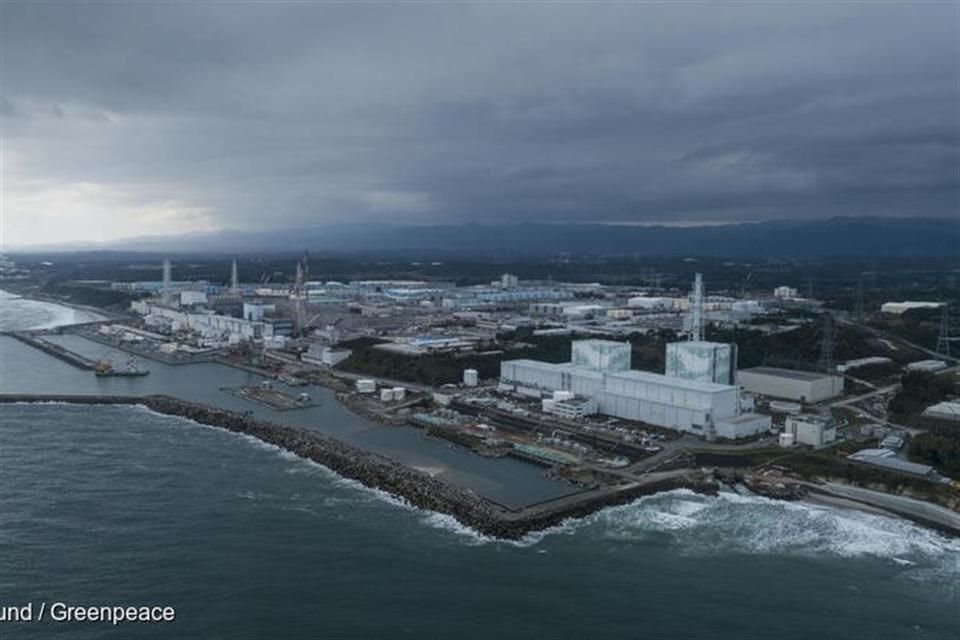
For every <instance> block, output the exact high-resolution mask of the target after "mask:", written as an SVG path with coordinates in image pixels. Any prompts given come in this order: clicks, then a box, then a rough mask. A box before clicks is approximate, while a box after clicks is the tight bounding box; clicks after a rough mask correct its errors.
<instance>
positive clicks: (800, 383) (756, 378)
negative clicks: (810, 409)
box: [737, 367, 843, 403]
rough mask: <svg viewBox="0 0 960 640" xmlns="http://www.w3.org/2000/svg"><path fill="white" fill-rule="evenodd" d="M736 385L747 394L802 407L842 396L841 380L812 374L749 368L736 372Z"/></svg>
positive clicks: (822, 374)
mask: <svg viewBox="0 0 960 640" xmlns="http://www.w3.org/2000/svg"><path fill="white" fill-rule="evenodd" d="M737 381H738V382H739V384H740V386H742V387H743V388H744V389H745V390H746V391H749V392H751V393H757V394H760V395H764V396H770V397H772V398H784V399H786V400H796V401H799V402H806V403H815V402H821V401H823V400H828V399H830V398H834V397H836V396H838V395H840V394H841V393H842V392H843V378H842V377H840V376H836V375H833V374H829V373H818V372H815V371H795V370H793V369H779V368H776V367H753V368H752V369H741V370H740V371H738V372H737Z"/></svg>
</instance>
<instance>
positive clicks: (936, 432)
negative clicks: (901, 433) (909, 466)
mask: <svg viewBox="0 0 960 640" xmlns="http://www.w3.org/2000/svg"><path fill="white" fill-rule="evenodd" d="M909 454H910V459H911V460H914V461H915V462H922V463H923V464H929V465H931V466H933V467H935V468H936V469H937V470H938V471H940V472H941V473H943V474H944V475H947V476H950V477H952V478H960V426H958V425H950V424H942V425H933V426H931V427H930V430H929V431H927V432H926V433H921V434H920V435H917V436H914V437H913V438H912V439H911V440H910V449H909Z"/></svg>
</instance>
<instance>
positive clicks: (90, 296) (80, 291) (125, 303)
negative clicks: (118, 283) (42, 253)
mask: <svg viewBox="0 0 960 640" xmlns="http://www.w3.org/2000/svg"><path fill="white" fill-rule="evenodd" d="M39 293H41V294H43V295H45V296H50V297H53V298H57V299H58V300H63V301H65V302H72V303H74V304H82V305H87V306H91V307H99V308H101V309H115V310H118V311H125V310H127V309H128V308H129V307H130V302H131V301H133V300H137V299H139V298H140V297H142V296H140V295H136V294H131V293H127V292H124V291H113V290H112V289H104V288H100V287H92V286H88V285H82V284H73V283H53V282H49V283H47V284H46V285H45V286H43V287H42V288H41V289H40V291H39Z"/></svg>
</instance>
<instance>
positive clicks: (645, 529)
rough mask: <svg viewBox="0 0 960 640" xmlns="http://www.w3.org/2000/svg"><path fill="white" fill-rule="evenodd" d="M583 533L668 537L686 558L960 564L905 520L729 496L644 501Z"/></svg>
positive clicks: (945, 541) (933, 536)
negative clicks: (810, 558) (713, 556)
mask: <svg viewBox="0 0 960 640" xmlns="http://www.w3.org/2000/svg"><path fill="white" fill-rule="evenodd" d="M585 526H591V527H595V528H598V529H600V530H601V532H602V535H604V536H605V537H608V538H614V539H622V540H638V539H643V538H645V537H647V536H649V535H650V534H671V535H673V536H674V540H675V542H676V543H677V544H678V546H679V547H681V548H682V549H683V550H684V551H685V552H687V553H693V554H700V553H720V552H723V553H731V552H732V553H745V554H761V555H767V554H777V555H800V556H819V555H823V554H829V555H833V556H839V557H844V558H855V557H867V556H870V557H876V558H884V559H889V560H891V561H894V559H896V561H897V563H898V564H905V563H908V562H909V563H920V562H924V561H930V560H933V559H943V558H944V557H947V556H953V557H956V558H957V559H958V560H960V540H957V539H951V538H947V537H945V536H943V535H941V534H939V533H937V532H936V531H933V530H931V529H926V528H924V527H921V526H918V525H916V524H914V523H912V522H910V521H908V520H901V519H899V518H893V517H888V516H884V515H877V514H872V513H866V512H863V511H858V510H854V509H837V508H833V507H828V506H820V505H813V504H807V503H804V502H783V501H779V500H773V499H770V498H765V497H761V496H742V495H739V494H735V493H721V494H720V495H719V496H717V497H712V498H711V497H706V496H700V495H697V494H694V493H693V492H690V491H686V490H678V491H671V492H668V493H664V494H659V495H655V496H647V497H645V498H641V499H640V500H637V501H636V502H633V503H631V504H629V505H624V506H622V507H614V508H611V509H605V510H603V511H600V512H598V513H597V514H594V515H593V516H590V517H589V518H587V519H586V523H585Z"/></svg>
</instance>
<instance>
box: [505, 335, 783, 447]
mask: <svg viewBox="0 0 960 640" xmlns="http://www.w3.org/2000/svg"><path fill="white" fill-rule="evenodd" d="M677 344H681V345H683V347H685V348H675V349H674V354H675V355H678V357H679V358H680V359H683V358H684V357H686V354H689V353H694V354H699V355H703V354H707V355H703V358H705V359H706V361H707V364H704V363H702V362H699V363H698V362H696V359H697V358H696V357H693V358H687V360H691V359H692V360H694V361H695V362H687V363H685V365H684V366H686V368H684V369H683V375H663V374H659V373H651V372H647V371H637V370H634V369H631V368H630V353H631V349H630V344H629V343H621V342H614V341H609V340H577V341H574V342H573V343H572V347H571V360H570V362H566V363H561V364H555V363H550V362H540V361H536V360H506V361H503V362H502V363H501V364H500V382H501V388H502V389H504V390H507V391H513V392H515V393H518V394H521V395H526V396H530V397H536V398H542V397H545V396H548V395H551V394H553V392H555V391H568V392H571V393H573V394H575V396H579V397H583V398H586V399H588V400H593V401H595V402H596V411H597V413H601V414H604V415H610V416H614V417H618V418H624V419H627V420H636V421H640V422H646V423H648V424H652V425H656V426H659V427H666V428H668V429H676V430H678V431H684V432H688V433H693V434H696V435H700V436H703V437H706V438H708V439H714V438H716V437H720V438H726V439H729V440H736V439H739V438H745V437H749V436H752V435H756V434H758V433H762V432H764V431H767V430H769V428H770V418H769V417H768V416H762V415H758V414H753V413H747V412H744V411H743V410H742V408H741V402H740V392H739V389H738V388H737V387H736V386H735V385H733V384H729V383H726V384H721V383H718V382H715V381H714V378H720V379H729V376H730V375H731V374H730V372H729V370H726V372H725V373H724V366H729V365H724V364H723V362H724V360H723V358H724V357H726V358H730V357H732V355H733V354H732V352H731V351H730V350H727V351H726V352H725V355H724V350H723V349H716V350H713V351H711V350H710V349H709V348H707V347H688V346H687V345H696V344H697V343H694V342H687V343H677ZM700 344H708V345H709V344H711V343H700ZM671 346H674V345H671ZM719 346H729V345H719ZM698 349H703V350H704V351H702V352H701V351H698ZM697 357H699V356H697ZM711 362H715V364H710V363H711ZM733 362H734V363H735V362H736V360H735V358H734V359H733ZM687 365H689V366H687ZM701 365H702V366H701ZM733 366H735V364H734V365H733ZM725 376H726V377H725Z"/></svg>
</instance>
